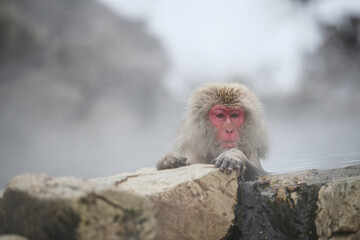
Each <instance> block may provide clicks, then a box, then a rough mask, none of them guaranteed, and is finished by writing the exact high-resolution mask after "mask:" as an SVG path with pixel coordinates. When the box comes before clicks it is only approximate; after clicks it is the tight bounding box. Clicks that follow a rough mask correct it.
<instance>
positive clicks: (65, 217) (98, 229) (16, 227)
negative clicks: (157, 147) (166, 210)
mask: <svg viewBox="0 0 360 240" xmlns="http://www.w3.org/2000/svg"><path fill="white" fill-rule="evenodd" d="M155 231H156V229H155V220H154V218H153V214H152V211H151V207H150V204H149V201H148V200H147V199H145V198H144V197H141V196H139V195H136V194H133V193H129V192H124V191H121V190H119V189H117V188H115V187H112V186H110V185H107V184H105V185H104V184H94V183H93V182H90V181H85V180H80V179H77V178H71V177H67V178H53V177H50V176H47V175H32V174H24V175H20V176H17V177H15V178H13V179H12V180H11V181H10V182H9V183H8V186H7V188H6V190H5V192H4V195H3V197H2V198H1V199H0V233H14V234H19V235H21V236H25V237H27V238H28V239H33V240H35V239H36V240H49V239H52V240H56V239H59V240H60V239H62V240H63V239H67V240H73V239H79V240H80V239H83V240H98V239H124V240H125V239H126V240H129V239H133V240H135V239H138V240H143V239H147V240H150V239H153V238H154V236H155Z"/></svg>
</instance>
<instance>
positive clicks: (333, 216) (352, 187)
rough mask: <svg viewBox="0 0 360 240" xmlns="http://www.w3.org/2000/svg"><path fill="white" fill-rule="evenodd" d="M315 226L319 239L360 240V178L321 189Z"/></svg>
mask: <svg viewBox="0 0 360 240" xmlns="http://www.w3.org/2000/svg"><path fill="white" fill-rule="evenodd" d="M315 224H316V230H317V235H318V236H319V239H343V240H345V239H349V240H350V239H354V240H355V239H360V176H358V177H352V178H349V179H345V180H339V181H334V182H331V183H328V184H326V185H325V186H323V187H321V189H320V192H319V201H318V213H317V216H316V220H315Z"/></svg>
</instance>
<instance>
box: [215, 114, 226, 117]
mask: <svg viewBox="0 0 360 240" xmlns="http://www.w3.org/2000/svg"><path fill="white" fill-rule="evenodd" d="M216 117H217V118H223V117H225V115H224V114H223V113H219V114H216Z"/></svg>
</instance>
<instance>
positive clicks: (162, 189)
mask: <svg viewBox="0 0 360 240" xmlns="http://www.w3.org/2000/svg"><path fill="white" fill-rule="evenodd" d="M93 181H95V182H100V183H110V184H113V185H115V186H116V187H117V188H119V189H121V190H126V191H131V192H133V193H136V194H141V195H143V196H147V197H148V198H149V199H150V201H151V202H152V204H153V212H154V216H155V219H156V221H157V236H156V239H194V240H195V239H209V240H212V239H221V238H222V237H223V236H225V234H226V231H227V229H228V227H229V226H230V224H231V221H232V220H233V218H234V212H233V208H232V207H233V205H234V204H235V197H236V189H237V187H238V183H237V177H236V174H235V173H234V172H233V173H232V174H229V175H228V174H224V173H222V172H220V171H219V169H217V168H214V166H212V165H208V164H195V165H191V166H188V167H183V168H178V169H171V170H163V171H156V169H154V168H149V169H142V170H139V171H138V172H136V173H132V174H120V175H117V176H111V177H107V178H101V179H94V180H93Z"/></svg>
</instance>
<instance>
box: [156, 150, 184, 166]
mask: <svg viewBox="0 0 360 240" xmlns="http://www.w3.org/2000/svg"><path fill="white" fill-rule="evenodd" d="M186 160H187V158H186V157H183V156H181V155H180V154H179V153H176V152H169V153H167V154H165V155H164V156H163V157H161V158H160V159H159V160H158V161H157V162H156V168H157V170H164V169H171V168H178V167H183V166H187V165H189V163H188V162H186Z"/></svg>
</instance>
